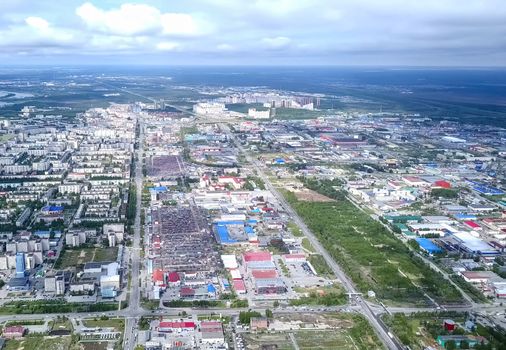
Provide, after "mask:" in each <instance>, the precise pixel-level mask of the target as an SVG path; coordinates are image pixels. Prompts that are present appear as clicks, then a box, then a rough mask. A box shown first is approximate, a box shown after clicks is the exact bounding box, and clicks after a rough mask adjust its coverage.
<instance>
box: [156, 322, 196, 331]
mask: <svg viewBox="0 0 506 350" xmlns="http://www.w3.org/2000/svg"><path fill="white" fill-rule="evenodd" d="M176 329H177V330H187V331H192V330H194V329H195V323H194V322H188V321H162V322H160V325H159V326H158V331H159V332H171V331H173V330H176Z"/></svg>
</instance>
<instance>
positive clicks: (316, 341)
mask: <svg viewBox="0 0 506 350" xmlns="http://www.w3.org/2000/svg"><path fill="white" fill-rule="evenodd" d="M294 336H295V340H296V341H297V345H298V346H299V349H301V350H302V349H308V350H309V349H319V350H334V349H336V350H338V349H342V350H348V349H350V350H351V349H360V348H359V347H358V346H356V345H355V342H354V340H353V338H352V337H351V336H350V335H349V334H348V333H347V332H335V331H333V330H331V331H321V330H318V331H299V332H296V333H295V334H294Z"/></svg>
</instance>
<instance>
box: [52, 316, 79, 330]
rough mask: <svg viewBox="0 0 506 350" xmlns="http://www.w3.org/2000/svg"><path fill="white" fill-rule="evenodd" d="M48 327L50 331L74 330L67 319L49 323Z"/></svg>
mask: <svg viewBox="0 0 506 350" xmlns="http://www.w3.org/2000/svg"><path fill="white" fill-rule="evenodd" d="M49 326H50V329H51V330H52V331H59V330H69V331H73V330H74V327H72V322H70V321H69V320H68V319H57V320H55V321H51V322H50V323H49Z"/></svg>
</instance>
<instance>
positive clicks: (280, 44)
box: [262, 36, 292, 49]
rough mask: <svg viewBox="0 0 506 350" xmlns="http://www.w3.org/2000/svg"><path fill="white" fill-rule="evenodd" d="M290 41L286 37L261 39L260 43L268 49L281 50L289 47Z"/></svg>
mask: <svg viewBox="0 0 506 350" xmlns="http://www.w3.org/2000/svg"><path fill="white" fill-rule="evenodd" d="M291 42H292V40H290V38H287V37H286V36H277V37H274V38H263V39H262V43H263V44H264V45H265V47H266V48H268V49H283V48H286V47H288V46H290V43H291Z"/></svg>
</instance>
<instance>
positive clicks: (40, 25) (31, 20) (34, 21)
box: [25, 16, 49, 30]
mask: <svg viewBox="0 0 506 350" xmlns="http://www.w3.org/2000/svg"><path fill="white" fill-rule="evenodd" d="M25 23H26V24H28V26H30V27H32V28H34V29H38V30H46V29H48V28H49V22H48V21H46V20H45V19H44V18H41V17H33V16H30V17H27V18H26V19H25Z"/></svg>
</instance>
